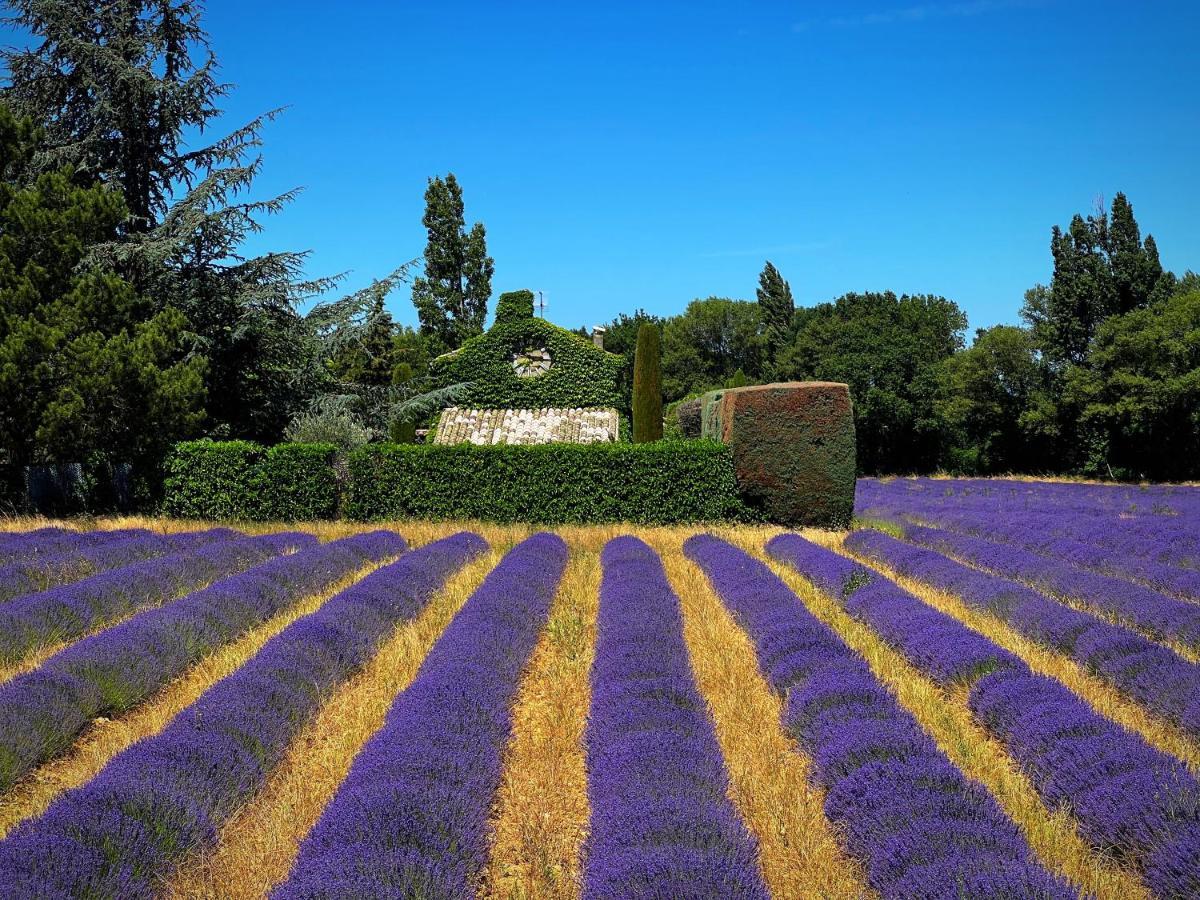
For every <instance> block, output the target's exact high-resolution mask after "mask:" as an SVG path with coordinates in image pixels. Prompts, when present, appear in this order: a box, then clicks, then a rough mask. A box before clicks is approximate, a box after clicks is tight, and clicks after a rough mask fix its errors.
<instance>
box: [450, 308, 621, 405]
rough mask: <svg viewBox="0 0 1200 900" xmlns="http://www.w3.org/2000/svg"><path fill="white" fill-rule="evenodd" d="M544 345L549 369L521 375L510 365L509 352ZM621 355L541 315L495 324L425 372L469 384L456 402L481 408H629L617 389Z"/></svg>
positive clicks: (618, 388)
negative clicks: (542, 372) (548, 357)
mask: <svg viewBox="0 0 1200 900" xmlns="http://www.w3.org/2000/svg"><path fill="white" fill-rule="evenodd" d="M541 347H545V348H546V349H547V350H548V351H549V352H550V359H551V366H550V371H549V372H546V373H545V374H544V375H537V376H534V377H531V378H521V377H519V376H518V375H517V374H516V373H515V372H513V369H512V358H513V354H514V353H523V352H524V351H526V350H529V349H538V348H541ZM623 364H624V357H621V356H619V355H617V354H615V353H608V352H606V351H604V350H601V349H599V348H598V347H596V346H595V345H594V344H593V343H592V342H591V341H590V340H589V339H587V338H584V337H580V336H579V335H577V334H575V333H574V332H571V331H567V330H566V329H565V328H559V327H558V326H557V325H551V324H550V323H549V322H547V321H545V320H544V319H516V320H510V321H504V322H497V324H495V325H493V326H492V327H491V328H490V329H489V330H488V331H487V332H486V333H484V334H481V335H478V336H477V337H473V338H471V339H470V340H469V341H467V342H466V343H465V344H463V345H462V347H460V348H459V349H458V350H456V351H454V352H453V353H447V354H444V355H442V356H439V357H437V358H436V359H434V360H433V361H432V362H431V363H430V365H429V371H430V374H431V375H432V376H433V378H434V381H435V383H436V384H437V385H438V386H441V387H444V386H447V385H451V384H458V383H460V382H464V381H469V382H471V385H472V386H471V388H470V389H469V390H468V392H467V394H466V395H465V396H464V397H463V398H462V399H461V400H459V401H458V405H459V406H468V407H476V408H480V409H542V408H545V407H554V406H557V407H594V406H603V407H614V408H616V409H622V410H624V409H628V407H629V398H628V397H626V396H624V394H623V392H622V391H621V388H620V378H621V367H622V366H623Z"/></svg>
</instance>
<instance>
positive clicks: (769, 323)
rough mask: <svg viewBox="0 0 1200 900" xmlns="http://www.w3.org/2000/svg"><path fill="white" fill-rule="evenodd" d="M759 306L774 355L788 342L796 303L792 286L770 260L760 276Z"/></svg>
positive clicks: (769, 347) (768, 344) (770, 350)
mask: <svg viewBox="0 0 1200 900" xmlns="http://www.w3.org/2000/svg"><path fill="white" fill-rule="evenodd" d="M758 305H759V308H760V309H761V310H762V319H763V325H764V327H765V329H766V338H767V347H768V350H769V352H770V353H771V354H772V355H773V354H774V353H776V352H777V351H778V349H779V348H780V347H781V346H782V345H783V343H784V341H786V340H787V336H788V331H789V329H790V328H791V327H792V316H793V315H795V312H796V303H795V301H794V300H793V299H792V286H791V285H790V284H788V283H787V282H786V281H784V280H783V276H782V275H780V274H779V270H778V269H776V268H775V266H774V265H773V264H772V263H771V261H770V260H767V264H766V265H765V266H763V270H762V273H761V274H760V275H759V276H758Z"/></svg>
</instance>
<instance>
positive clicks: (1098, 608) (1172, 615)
mask: <svg viewBox="0 0 1200 900" xmlns="http://www.w3.org/2000/svg"><path fill="white" fill-rule="evenodd" d="M904 537H905V538H907V539H908V540H909V541H911V542H912V543H914V544H920V545H921V546H923V547H927V548H929V549H931V550H937V551H938V552H940V553H945V554H946V555H948V556H951V557H954V558H956V559H959V560H961V561H963V562H966V563H970V564H971V565H974V566H978V567H980V568H982V569H986V570H987V571H989V572H991V573H992V574H994V575H1000V576H1002V577H1005V578H1015V579H1017V580H1019V581H1022V582H1025V583H1026V584H1029V585H1031V586H1033V587H1035V588H1037V589H1039V590H1041V591H1044V592H1045V593H1048V594H1050V595H1052V596H1054V597H1056V598H1058V599H1060V600H1067V601H1071V602H1072V603H1074V604H1078V605H1079V606H1082V607H1085V608H1086V609H1087V610H1088V611H1089V612H1093V613H1096V612H1098V613H1102V614H1105V615H1106V616H1111V617H1114V618H1116V619H1117V620H1118V621H1119V622H1120V623H1121V624H1124V625H1129V626H1132V627H1134V628H1137V629H1138V630H1139V631H1142V632H1143V633H1145V634H1147V635H1148V636H1150V637H1152V638H1155V639H1158V640H1164V641H1173V642H1178V643H1180V644H1183V645H1184V646H1186V647H1187V648H1188V650H1189V651H1191V652H1192V653H1193V654H1194V653H1195V651H1196V650H1197V649H1198V648H1200V604H1196V603H1189V602H1188V601H1186V600H1178V599H1176V598H1174V597H1169V596H1167V595H1166V594H1162V593H1159V592H1158V591H1156V590H1153V589H1152V588H1149V587H1146V586H1144V585H1141V584H1136V583H1134V582H1130V581H1125V580H1124V579H1121V578H1114V577H1111V576H1109V575H1102V574H1100V573H1097V572H1089V571H1086V570H1084V569H1079V568H1076V566H1075V565H1074V560H1073V559H1071V558H1069V557H1067V558H1052V557H1046V556H1041V555H1039V554H1037V553H1033V552H1031V551H1029V550H1024V549H1022V548H1020V547H1015V546H1013V545H1011V544H1003V543H994V542H992V541H988V540H984V539H983V538H978V537H972V536H971V535H966V534H957V533H955V532H953V531H946V530H944V529H941V528H925V527H921V526H917V525H911V526H909V527H907V528H905V529H904ZM1197 574H1200V573H1197ZM1191 661H1192V662H1195V656H1192V659H1191Z"/></svg>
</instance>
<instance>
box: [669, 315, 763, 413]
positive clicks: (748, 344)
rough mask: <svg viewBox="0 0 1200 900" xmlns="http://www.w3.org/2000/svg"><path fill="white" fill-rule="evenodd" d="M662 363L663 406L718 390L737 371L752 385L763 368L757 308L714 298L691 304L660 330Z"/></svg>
mask: <svg viewBox="0 0 1200 900" xmlns="http://www.w3.org/2000/svg"><path fill="white" fill-rule="evenodd" d="M662 361H663V393H664V395H665V397H666V399H667V400H678V399H680V398H682V397H685V396H687V395H688V394H692V393H696V392H698V391H705V390H709V389H711V388H714V387H717V386H719V385H722V384H724V383H725V381H726V379H728V378H730V377H732V376H733V374H734V373H735V372H737V371H738V370H739V369H740V370H741V371H742V372H743V373H744V374H745V375H746V376H748V377H749V378H751V379H753V380H757V379H758V378H760V377H761V376H762V374H763V372H764V371H765V367H766V363H767V340H766V336H765V334H764V323H763V312H762V308H761V307H760V306H759V305H758V304H757V303H749V302H746V301H744V300H726V299H722V298H720V297H709V298H708V299H707V300H693V301H692V302H691V303H689V304H688V307H687V309H686V310H685V311H684V313H683V315H680V316H673V317H672V318H670V319H668V320H667V322H666V324H665V325H664V326H663V339H662Z"/></svg>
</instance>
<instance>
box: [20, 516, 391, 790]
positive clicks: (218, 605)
mask: <svg viewBox="0 0 1200 900" xmlns="http://www.w3.org/2000/svg"><path fill="white" fill-rule="evenodd" d="M404 547H405V544H404V541H403V539H402V538H400V537H399V536H398V535H396V534H393V533H391V532H372V533H369V534H363V535H358V536H355V537H351V538H345V539H343V540H341V541H335V542H334V543H332V544H324V545H320V546H316V547H311V548H309V549H307V550H301V551H300V552H299V553H295V554H292V555H290V556H280V557H276V558H275V559H272V560H269V561H268V562H265V563H262V564H261V565H258V566H255V567H254V568H253V569H250V570H249V571H247V572H243V573H242V574H240V575H234V576H232V577H230V578H226V579H223V580H221V581H218V582H216V583H215V584H212V585H210V586H209V587H207V588H204V589H203V590H201V591H197V592H196V593H194V594H189V595H188V596H186V597H184V598H182V599H180V600H176V601H175V602H173V603H170V604H168V605H166V606H161V607H158V608H156V609H149V610H145V611H144V612H141V613H138V614H137V615H136V616H134V617H133V618H131V619H128V620H126V621H125V622H124V623H122V624H121V625H117V626H115V627H114V628H111V629H109V630H108V631H105V632H102V633H100V634H97V635H93V636H92V637H89V638H84V639H83V640H81V641H79V642H78V643H77V644H73V645H72V646H70V647H68V648H67V649H66V650H64V651H62V652H61V653H59V654H57V655H55V656H53V657H51V658H50V659H49V660H47V661H46V662H45V663H44V664H43V665H42V666H41V668H39V669H37V670H35V671H33V672H27V673H25V674H24V675H20V676H18V677H17V678H15V679H13V680H12V681H10V682H8V683H7V684H5V685H2V686H0V788H2V789H4V790H7V789H8V788H10V787H11V786H12V785H13V783H14V782H15V781H16V780H17V779H18V778H19V777H20V776H21V775H23V774H24V773H25V772H27V771H29V770H30V769H32V768H33V767H34V766H35V765H38V764H39V763H41V762H43V761H45V760H47V759H49V758H51V757H52V756H55V755H57V754H59V753H61V752H63V751H65V750H66V749H67V748H68V747H69V746H70V743H71V741H73V740H74V738H75V736H76V735H78V734H79V733H80V732H81V731H82V730H83V729H84V728H85V727H86V726H87V724H88V723H89V722H90V721H91V720H92V719H94V718H96V717H97V716H101V715H108V714H111V713H112V712H121V711H124V710H126V709H129V708H131V707H132V706H134V705H135V704H137V703H139V702H141V701H142V700H144V699H145V698H146V697H148V696H150V695H151V694H152V693H154V692H155V691H157V690H158V689H160V688H161V687H162V686H163V685H164V684H166V683H167V682H168V681H169V680H170V679H172V678H174V677H175V676H176V675H178V674H180V673H181V672H183V671H184V670H185V669H186V668H187V667H188V666H189V665H191V664H193V663H195V662H196V661H197V660H199V659H200V658H202V657H203V656H205V655H206V654H208V653H211V652H212V651H213V650H215V649H216V648H218V647H220V646H221V645H222V644H225V643H228V642H230V641H232V640H234V639H235V638H237V637H238V635H240V634H242V633H244V632H245V631H247V630H249V629H250V628H252V627H254V626H255V625H257V624H259V623H261V622H263V621H265V620H266V619H268V618H270V617H271V616H272V615H274V614H275V613H277V612H279V611H280V610H282V609H283V608H285V607H286V606H288V605H290V604H291V603H294V602H296V601H297V600H298V599H300V598H301V597H304V596H306V595H308V594H312V593H316V592H317V591H319V590H320V589H321V588H323V587H327V586H329V585H332V584H334V583H335V582H337V581H338V580H339V579H341V578H342V577H344V576H346V575H347V574H349V573H350V572H352V571H354V570H355V569H357V568H358V567H359V566H361V565H362V563H364V562H366V561H371V560H381V559H384V558H386V557H388V556H394V555H396V554H397V553H399V552H400V551H402V550H403V549H404Z"/></svg>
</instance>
